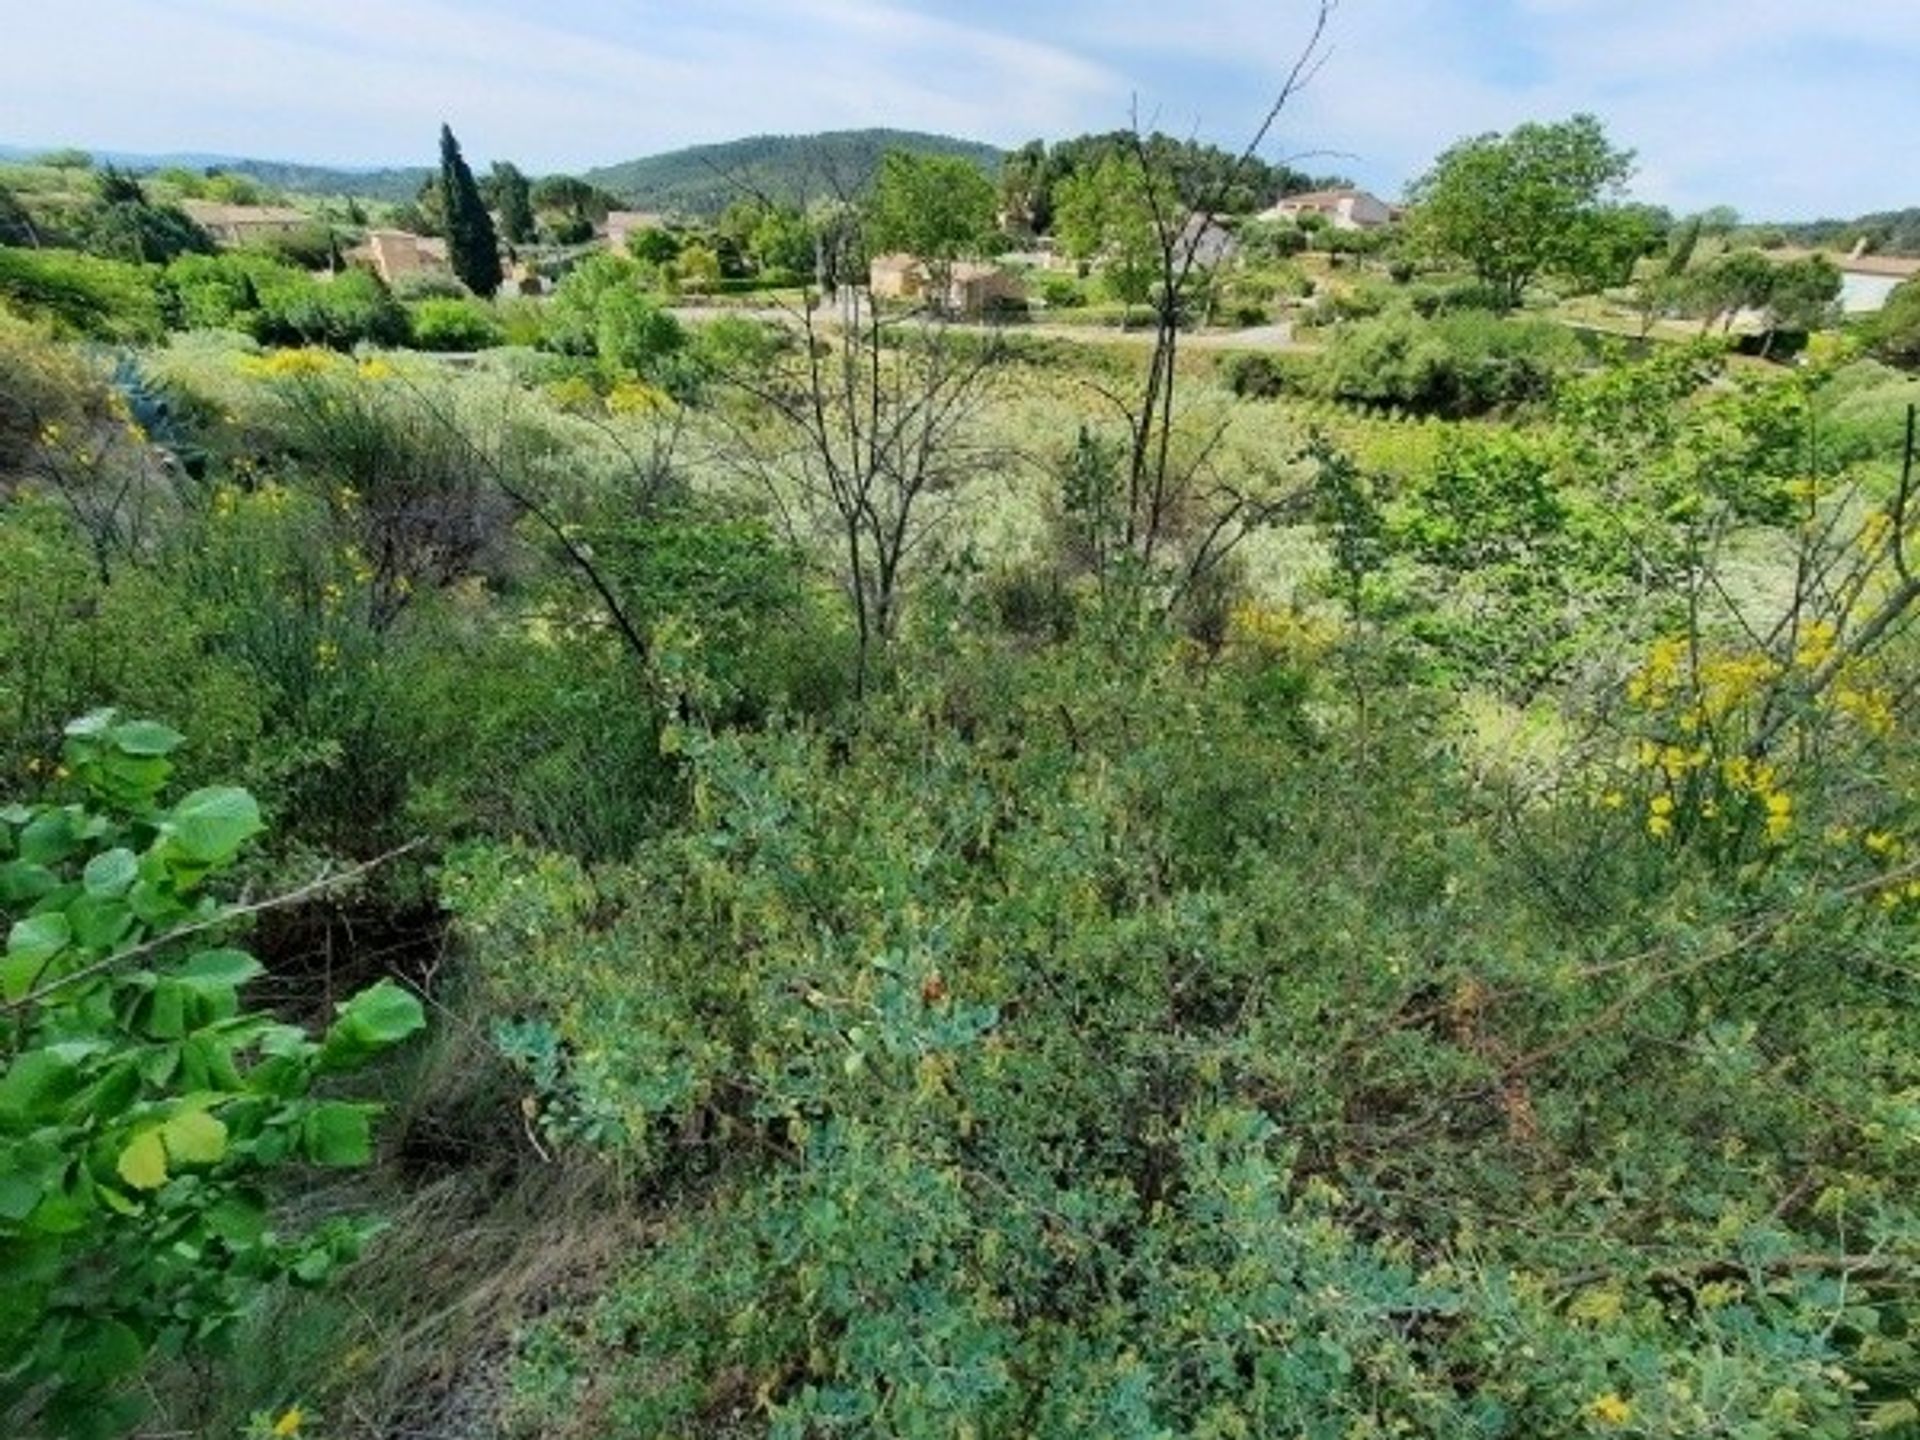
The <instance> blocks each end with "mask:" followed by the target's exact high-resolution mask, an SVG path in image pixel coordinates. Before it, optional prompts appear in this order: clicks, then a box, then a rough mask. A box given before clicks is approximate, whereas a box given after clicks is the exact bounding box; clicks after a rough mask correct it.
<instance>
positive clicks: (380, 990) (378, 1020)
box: [321, 980, 427, 1069]
mask: <svg viewBox="0 0 1920 1440" xmlns="http://www.w3.org/2000/svg"><path fill="white" fill-rule="evenodd" d="M426 1023H427V1017H426V1012H425V1011H424V1010H422V1009H421V1008H420V1002H419V1001H418V1000H417V999H415V998H414V996H413V995H411V994H410V993H408V992H407V991H405V990H403V989H401V988H400V987H399V986H398V985H396V984H394V983H393V981H391V980H382V981H381V982H380V983H379V984H378V985H373V986H370V987H368V988H367V989H365V990H362V991H361V992H360V993H359V994H358V995H356V996H354V997H353V998H352V999H351V1000H349V1001H347V1003H346V1004H344V1005H342V1006H341V1007H340V1015H339V1018H338V1019H337V1020H335V1021H334V1022H333V1024H332V1025H331V1026H329V1027H328V1029H327V1036H326V1043H325V1045H324V1047H323V1049H322V1051H321V1055H322V1061H321V1063H322V1064H323V1065H324V1066H325V1067H326V1068H328V1069H343V1068H346V1067H349V1066H352V1065H357V1064H359V1063H360V1062H361V1061H363V1060H365V1059H367V1058H368V1057H369V1056H371V1055H374V1054H377V1053H378V1052H379V1051H381V1050H384V1049H386V1048H387V1047H388V1046H390V1045H397V1044H399V1043H400V1041H402V1040H404V1039H406V1038H407V1037H408V1036H409V1035H412V1034H414V1033H416V1032H417V1031H420V1030H422V1029H424V1028H425V1027H426Z"/></svg>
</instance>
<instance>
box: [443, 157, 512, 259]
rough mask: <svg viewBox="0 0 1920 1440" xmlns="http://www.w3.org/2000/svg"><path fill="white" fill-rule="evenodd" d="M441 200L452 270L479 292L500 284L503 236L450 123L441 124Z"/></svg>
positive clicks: (448, 256)
mask: <svg viewBox="0 0 1920 1440" xmlns="http://www.w3.org/2000/svg"><path fill="white" fill-rule="evenodd" d="M440 201H441V205H442V207H443V208H444V210H445V212H446V217H447V259H448V261H449V263H451V264H452V266H453V273H454V274H455V275H457V276H459V277H460V280H461V283H463V284H464V285H465V286H466V287H467V288H468V289H469V290H471V291H473V293H474V294H476V295H481V296H491V295H492V294H493V293H494V292H495V291H496V290H498V289H499V288H500V280H501V273H500V240H499V237H498V236H497V235H495V234H494V230H493V217H492V216H491V215H489V214H488V213H487V205H486V202H485V201H484V200H482V199H481V198H480V187H479V186H478V185H476V184H475V183H474V179H473V171H471V170H469V169H468V168H467V162H466V160H465V158H464V157H463V156H462V155H461V154H460V142H459V141H458V140H456V139H454V138H453V130H452V128H451V127H450V126H447V125H442V126H441V127H440Z"/></svg>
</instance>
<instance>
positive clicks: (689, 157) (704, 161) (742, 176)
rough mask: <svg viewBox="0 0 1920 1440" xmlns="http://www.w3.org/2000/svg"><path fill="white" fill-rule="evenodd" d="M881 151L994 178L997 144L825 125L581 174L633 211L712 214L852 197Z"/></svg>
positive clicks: (866, 179)
mask: <svg viewBox="0 0 1920 1440" xmlns="http://www.w3.org/2000/svg"><path fill="white" fill-rule="evenodd" d="M889 150H907V151H911V152H912V153H914V154H916V155H956V156H959V157H960V158H961V159H964V160H971V161H973V162H974V163H975V164H977V165H978V166H979V167H980V168H981V169H982V170H984V171H986V172H987V173H988V174H989V175H997V174H998V173H999V170H1000V162H1001V160H1002V158H1003V152H1002V151H1001V150H1000V148H999V147H998V146H994V145H987V144H983V143H981V142H980V141H978V140H963V139H960V138H958V137H957V136H953V135H932V134H927V133H925V132H922V131H917V130H886V129H873V130H828V131H822V132H820V133H819V134H814V135H753V136H748V137H747V138H745V139H742V140H728V141H725V142H722V143H720V144H717V145H695V146H691V147H689V148H687V149H684V150H671V151H668V152H667V153H665V154H663V155H650V156H646V157H644V158H642V159H638V160H627V161H623V162H622V163H620V164H618V165H605V166H601V167H600V168H599V169H595V170H589V171H587V172H586V174H585V175H584V177H583V178H584V179H586V180H588V181H590V182H591V183H593V184H595V185H598V186H599V187H600V188H601V189H603V190H609V191H611V192H612V193H614V194H615V195H618V196H620V197H621V198H622V199H624V200H626V201H627V203H629V204H631V205H633V206H634V207H636V208H637V209H642V210H666V211H679V212H684V213H686V214H691V215H712V214H716V213H717V212H719V211H721V210H724V209H725V208H726V207H727V206H728V205H730V204H732V203H733V202H734V201H735V200H738V199H740V198H742V197H743V196H745V195H749V194H760V195H765V196H767V197H768V198H770V199H774V200H785V201H801V200H806V199H817V198H820V197H823V196H828V195H834V194H846V195H849V196H852V195H857V194H859V193H860V192H861V191H863V190H865V189H866V188H867V186H868V185H869V184H870V183H871V182H872V180H873V176H874V174H875V172H876V171H877V170H878V169H879V168H880V159H881V157H882V156H883V155H885V154H886V153H887V152H888V151H889Z"/></svg>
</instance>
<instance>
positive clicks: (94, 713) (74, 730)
mask: <svg viewBox="0 0 1920 1440" xmlns="http://www.w3.org/2000/svg"><path fill="white" fill-rule="evenodd" d="M119 713H120V712H119V711H117V710H115V709H114V708H113V707H112V706H110V705H109V706H104V707H102V708H101V709H99V710H89V711H88V712H87V713H86V714H84V715H82V716H81V717H80V718H79V719H78V720H70V721H68V722H67V729H66V733H67V734H68V735H69V736H70V737H72V738H73V739H75V740H98V739H99V738H100V737H101V736H102V735H105V734H106V733H107V731H109V730H110V729H112V728H113V722H114V720H115V718H116V717H117V716H118V715H119Z"/></svg>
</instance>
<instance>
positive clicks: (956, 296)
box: [867, 254, 1027, 315]
mask: <svg viewBox="0 0 1920 1440" xmlns="http://www.w3.org/2000/svg"><path fill="white" fill-rule="evenodd" d="M946 271H947V290H946V295H945V296H944V297H943V298H940V299H939V304H940V308H942V309H944V310H947V311H949V312H950V313H953V314H956V315H985V314H988V313H991V312H992V311H994V310H996V309H999V308H1001V307H1003V306H1008V305H1017V304H1019V303H1021V302H1022V301H1024V300H1025V299H1026V298H1027V291H1026V286H1025V285H1024V284H1023V283H1022V282H1021V280H1020V277H1019V276H1017V275H1015V274H1013V273H1012V272H1011V271H1008V270H1005V269H1002V268H1001V267H1000V266H998V265H983V264H981V263H979V262H978V261H973V260H956V261H954V262H953V263H952V264H951V265H949V266H947V267H946ZM934 283H935V280H934V272H933V269H932V267H930V266H929V265H928V264H927V263H926V262H925V261H923V260H920V259H918V258H916V257H915V256H912V255H899V254H895V255H876V256H875V257H874V260H873V264H872V265H871V266H870V267H869V268H868V272H867V288H868V289H869V290H870V291H871V292H872V294H873V298H874V299H876V300H928V301H933V300H935V299H936V297H935V296H934V295H933V294H932V293H931V292H932V288H933V286H934Z"/></svg>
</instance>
